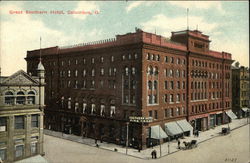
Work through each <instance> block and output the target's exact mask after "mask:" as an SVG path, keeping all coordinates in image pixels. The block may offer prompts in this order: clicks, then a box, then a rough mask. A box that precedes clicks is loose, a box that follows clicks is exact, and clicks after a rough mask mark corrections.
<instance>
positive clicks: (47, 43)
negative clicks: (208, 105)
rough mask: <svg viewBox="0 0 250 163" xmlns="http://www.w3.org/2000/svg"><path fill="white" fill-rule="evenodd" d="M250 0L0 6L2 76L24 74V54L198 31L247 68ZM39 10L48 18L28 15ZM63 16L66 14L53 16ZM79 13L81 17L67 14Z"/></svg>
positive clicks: (218, 49)
mask: <svg viewBox="0 0 250 163" xmlns="http://www.w3.org/2000/svg"><path fill="white" fill-rule="evenodd" d="M248 3H249V2H248V1H235V2H234V1H206V2H204V1H203V2H201V1H73V2H67V1H40V2H35V1H20V2H17V1H14V2H7V1H5V2H3V1H0V35H1V37H0V67H1V73H2V74H1V75H2V76H8V75H11V74H13V73H15V72H16V71H18V70H20V69H23V70H24V71H26V61H25V60H24V58H25V57H26V54H27V51H28V50H34V49H39V48H40V37H41V38H42V42H41V46H42V48H46V47H52V46H66V45H74V44H79V43H86V42H90V41H97V40H103V39H108V38H115V36H116V35H119V34H126V33H128V32H135V27H137V28H141V29H142V30H144V31H146V32H151V33H155V32H156V34H158V35H162V36H165V37H170V35H171V32H172V31H179V30H185V29H187V8H188V9H189V12H188V20H189V23H188V24H189V29H190V30H195V29H198V30H200V31H201V32H203V34H206V35H209V36H210V40H211V43H210V49H212V50H216V51H220V52H221V51H225V52H229V53H231V54H232V59H233V60H236V61H239V62H240V65H243V66H247V67H249V7H248V6H249V4H248ZM26 11H42V12H45V11H46V12H47V14H36V13H30V12H29V13H28V14H27V13H26ZM51 11H63V13H64V14H52V13H51ZM72 11H73V12H79V11H80V12H82V13H84V14H70V13H72Z"/></svg>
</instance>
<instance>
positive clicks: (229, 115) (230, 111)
mask: <svg viewBox="0 0 250 163" xmlns="http://www.w3.org/2000/svg"><path fill="white" fill-rule="evenodd" d="M226 115H227V116H228V118H229V119H228V122H231V121H232V120H233V119H237V116H236V115H235V114H234V113H233V112H232V110H228V111H226Z"/></svg>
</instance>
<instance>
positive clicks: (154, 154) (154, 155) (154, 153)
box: [151, 150, 157, 159]
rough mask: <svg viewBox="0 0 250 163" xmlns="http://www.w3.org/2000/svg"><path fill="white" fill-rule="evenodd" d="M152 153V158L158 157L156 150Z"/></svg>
mask: <svg viewBox="0 0 250 163" xmlns="http://www.w3.org/2000/svg"><path fill="white" fill-rule="evenodd" d="M151 155H152V159H156V158H157V153H156V150H153V151H152V152H151Z"/></svg>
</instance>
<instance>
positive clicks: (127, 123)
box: [126, 122, 129, 155]
mask: <svg viewBox="0 0 250 163" xmlns="http://www.w3.org/2000/svg"><path fill="white" fill-rule="evenodd" d="M126 125H127V138H126V155H127V154H128V125H129V122H126Z"/></svg>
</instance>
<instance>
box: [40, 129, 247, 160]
mask: <svg viewBox="0 0 250 163" xmlns="http://www.w3.org/2000/svg"><path fill="white" fill-rule="evenodd" d="M249 146H250V144H249V125H248V126H244V127H241V128H239V129H236V130H234V131H232V132H231V134H229V135H226V136H220V137H216V138H213V139H211V140H208V141H206V142H204V143H202V144H199V146H198V148H195V149H192V150H186V151H179V152H176V153H173V154H171V155H168V156H165V157H163V158H160V159H156V160H142V159H138V158H134V157H130V156H126V155H123V154H120V153H117V152H112V151H108V150H103V149H97V148H96V147H90V146H88V145H84V144H80V143H76V142H72V141H68V140H64V139H59V138H56V137H52V136H48V135H45V144H44V147H45V154H46V155H45V158H46V159H47V160H48V161H49V162H50V163H106V162H107V163H134V162H135V163H145V162H164V163H249V161H250V154H249V153H250V151H249Z"/></svg>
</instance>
